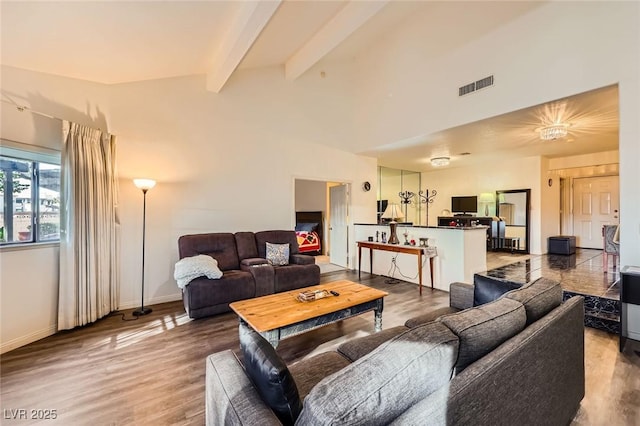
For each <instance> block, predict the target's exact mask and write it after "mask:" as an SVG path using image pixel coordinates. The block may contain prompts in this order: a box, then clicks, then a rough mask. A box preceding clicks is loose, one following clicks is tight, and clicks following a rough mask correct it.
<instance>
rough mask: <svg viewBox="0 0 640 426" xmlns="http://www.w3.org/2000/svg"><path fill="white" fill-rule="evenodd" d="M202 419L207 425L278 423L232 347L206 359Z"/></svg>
mask: <svg viewBox="0 0 640 426" xmlns="http://www.w3.org/2000/svg"><path fill="white" fill-rule="evenodd" d="M206 363H207V366H206V384H205V419H206V424H207V426H209V425H257V424H259V425H281V424H282V423H280V421H279V420H278V418H277V417H276V415H275V414H274V413H273V411H271V409H270V408H269V407H268V406H267V405H266V404H265V403H264V402H263V401H262V398H260V395H258V392H257V391H256V389H255V387H254V386H253V384H252V383H251V380H249V378H248V377H247V375H246V373H245V371H244V368H243V367H242V364H240V361H238V358H236V356H235V354H234V353H233V352H232V351H231V350H226V351H223V352H218V353H215V354H212V355H209V356H208V357H207V360H206Z"/></svg>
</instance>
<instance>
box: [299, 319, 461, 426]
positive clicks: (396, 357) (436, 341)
mask: <svg viewBox="0 0 640 426" xmlns="http://www.w3.org/2000/svg"><path fill="white" fill-rule="evenodd" d="M457 352H458V338H457V337H456V336H455V335H454V334H453V333H451V331H450V330H449V329H448V328H447V327H445V326H444V325H443V324H439V323H435V322H433V323H429V324H425V325H423V326H420V327H416V328H412V329H410V330H407V331H405V332H404V333H402V334H400V335H398V336H396V337H395V338H393V339H391V340H389V341H387V342H386V343H383V344H382V345H380V346H378V347H377V348H376V349H374V350H373V351H372V352H370V353H369V354H367V355H365V356H363V357H362V358H360V359H358V360H357V361H355V362H354V363H352V364H350V365H348V366H346V367H345V368H343V369H342V370H339V371H338V372H336V373H334V374H332V375H330V376H328V377H326V378H325V379H323V380H322V381H321V382H320V383H318V384H317V385H316V386H315V387H314V388H313V389H312V390H311V392H310V393H309V395H307V397H306V398H305V400H304V408H303V410H302V413H300V417H299V418H298V424H304V425H330V424H334V425H344V424H351V425H355V424H367V425H382V424H388V423H389V422H391V421H392V420H393V419H394V418H396V417H398V416H399V415H400V414H401V413H402V412H404V411H405V410H406V409H407V408H409V407H410V406H412V405H413V404H415V403H416V402H417V401H418V400H420V399H422V398H424V397H425V396H426V395H429V394H430V393H431V392H433V391H435V390H436V389H438V388H440V387H441V386H445V385H446V384H447V383H448V382H449V380H450V379H451V374H452V370H453V366H454V364H455V359H456V354H457Z"/></svg>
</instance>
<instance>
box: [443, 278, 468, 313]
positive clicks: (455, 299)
mask: <svg viewBox="0 0 640 426" xmlns="http://www.w3.org/2000/svg"><path fill="white" fill-rule="evenodd" d="M449 306H451V307H452V308H456V309H460V310H463V309H467V308H471V307H473V284H467V283H458V282H455V283H451V285H450V286H449Z"/></svg>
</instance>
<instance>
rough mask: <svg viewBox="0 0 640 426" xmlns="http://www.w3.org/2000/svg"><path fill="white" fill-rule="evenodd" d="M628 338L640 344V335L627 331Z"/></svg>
mask: <svg viewBox="0 0 640 426" xmlns="http://www.w3.org/2000/svg"><path fill="white" fill-rule="evenodd" d="M627 337H628V338H629V339H633V340H637V341H638V342H640V333H635V332H633V331H627Z"/></svg>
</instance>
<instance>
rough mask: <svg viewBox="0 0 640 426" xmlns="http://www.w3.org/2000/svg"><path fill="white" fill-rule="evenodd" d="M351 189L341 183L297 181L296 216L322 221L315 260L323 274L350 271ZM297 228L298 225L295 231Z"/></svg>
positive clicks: (295, 183)
mask: <svg viewBox="0 0 640 426" xmlns="http://www.w3.org/2000/svg"><path fill="white" fill-rule="evenodd" d="M349 186H350V185H349V184H347V183H341V182H328V181H320V180H307V179H295V180H294V192H295V195H294V205H295V212H296V214H295V216H296V217H298V216H300V215H301V216H305V215H307V213H304V212H311V213H314V214H320V215H321V217H322V220H321V221H322V224H321V226H322V232H321V233H320V234H321V235H322V236H323V237H322V241H321V244H322V248H321V252H320V253H319V254H318V255H317V256H316V264H318V265H319V266H320V271H321V273H326V272H333V271H336V270H342V269H343V268H348V267H349ZM334 188H335V189H334ZM298 225H300V224H298V223H297V222H296V228H297V227H298ZM307 225H308V224H307Z"/></svg>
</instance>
